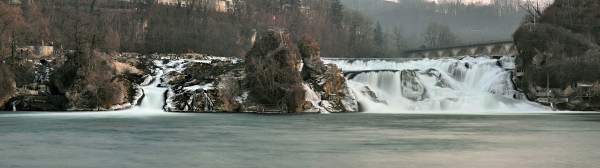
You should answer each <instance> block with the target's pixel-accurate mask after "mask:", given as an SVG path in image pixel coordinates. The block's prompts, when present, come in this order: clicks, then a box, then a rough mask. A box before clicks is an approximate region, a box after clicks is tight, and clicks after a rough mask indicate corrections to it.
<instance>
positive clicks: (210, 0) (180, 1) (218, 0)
mask: <svg viewBox="0 0 600 168" xmlns="http://www.w3.org/2000/svg"><path fill="white" fill-rule="evenodd" d="M239 2H241V0H237V1H234V0H156V3H157V4H161V5H180V6H181V7H187V6H189V5H192V4H194V5H196V4H197V5H202V6H205V7H206V8H207V9H214V10H215V11H217V12H232V11H233V10H234V9H235V3H239Z"/></svg>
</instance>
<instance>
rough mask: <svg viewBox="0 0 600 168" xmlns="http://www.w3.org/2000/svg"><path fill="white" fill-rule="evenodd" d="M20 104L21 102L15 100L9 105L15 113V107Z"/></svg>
mask: <svg viewBox="0 0 600 168" xmlns="http://www.w3.org/2000/svg"><path fill="white" fill-rule="evenodd" d="M19 103H21V100H15V101H13V102H12V103H10V105H12V108H13V111H17V105H18V104H19Z"/></svg>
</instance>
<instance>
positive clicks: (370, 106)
mask: <svg viewBox="0 0 600 168" xmlns="http://www.w3.org/2000/svg"><path fill="white" fill-rule="evenodd" d="M326 62H330V63H335V64H337V65H338V66H339V67H340V68H342V70H344V72H346V77H347V79H348V80H349V83H350V85H351V86H352V87H353V89H354V93H355V95H357V98H358V99H359V101H360V103H361V106H362V107H363V109H364V110H365V111H366V112H378V113H519V112H548V111H550V109H549V108H547V107H545V106H541V105H538V104H536V103H532V102H529V101H527V100H526V99H525V96H524V95H523V93H520V92H519V91H517V90H516V87H515V86H514V85H513V83H512V81H511V77H512V76H511V71H512V69H514V57H508V56H504V57H502V58H500V59H494V58H491V57H464V58H462V59H459V58H441V59H422V60H400V59H326ZM403 73H405V74H404V76H403ZM410 74H414V76H411V75H410ZM403 77H404V78H403ZM365 87H366V88H368V89H365ZM365 90H371V91H372V92H374V93H375V95H376V97H377V98H375V99H374V98H372V97H370V96H367V95H365V94H364V92H365Z"/></svg>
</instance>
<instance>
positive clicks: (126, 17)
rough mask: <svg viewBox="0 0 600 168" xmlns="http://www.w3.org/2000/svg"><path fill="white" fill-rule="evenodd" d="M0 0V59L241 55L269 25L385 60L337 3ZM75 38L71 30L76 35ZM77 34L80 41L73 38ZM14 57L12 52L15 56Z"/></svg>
mask: <svg viewBox="0 0 600 168" xmlns="http://www.w3.org/2000/svg"><path fill="white" fill-rule="evenodd" d="M12 1H13V0H3V1H0V5H1V6H2V8H0V22H3V23H4V24H3V25H4V26H3V27H2V29H0V42H1V43H2V44H3V45H1V47H0V50H1V51H0V55H2V57H7V56H8V55H11V45H15V46H27V45H39V44H41V43H42V42H45V43H47V44H52V45H55V46H56V48H57V49H64V50H75V47H76V46H78V45H77V44H81V43H86V44H89V45H91V47H92V49H93V50H98V51H102V52H106V53H117V52H138V53H142V54H150V53H189V52H194V53H202V54H209V55H218V56H236V57H243V56H244V55H245V53H246V52H247V51H248V50H249V49H250V47H252V44H253V42H254V41H256V40H257V39H260V36H261V35H262V34H264V32H266V30H267V29H268V28H269V27H281V28H285V29H286V30H288V31H289V32H290V34H291V38H292V40H293V41H294V42H295V41H297V40H298V37H301V36H303V35H309V36H312V37H313V38H314V39H315V40H317V41H318V42H319V43H320V45H321V47H322V55H323V56H326V57H384V56H386V53H387V52H386V51H385V48H384V47H382V46H383V42H384V40H383V33H382V32H383V31H382V29H381V26H378V25H377V24H376V23H375V22H373V20H372V19H369V18H367V17H365V16H363V15H362V14H361V13H359V12H357V11H354V10H349V9H346V8H345V6H344V5H343V4H342V3H341V2H340V1H339V0H302V1H301V0H286V1H284V0H256V1H244V0H235V1H232V2H233V3H232V4H228V6H227V10H226V11H219V10H216V9H215V8H214V7H212V8H211V6H209V5H207V4H204V3H206V2H207V1H203V0H189V1H187V2H188V4H186V5H185V6H183V5H181V4H172V5H163V4H157V3H156V1H155V0H133V1H123V0H50V1H49V0H23V1H22V3H20V4H14V3H11V2H12ZM80 30H81V32H78V33H75V32H74V31H80ZM74 34H81V35H83V36H85V37H73V35H74ZM13 55H14V54H13Z"/></svg>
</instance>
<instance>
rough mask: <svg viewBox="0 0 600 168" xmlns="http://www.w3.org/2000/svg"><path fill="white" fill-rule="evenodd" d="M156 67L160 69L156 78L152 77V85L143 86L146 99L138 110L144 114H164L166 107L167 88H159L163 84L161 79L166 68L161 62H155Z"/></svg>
mask: <svg viewBox="0 0 600 168" xmlns="http://www.w3.org/2000/svg"><path fill="white" fill-rule="evenodd" d="M155 65H156V66H158V67H159V68H156V69H155V73H156V76H153V77H151V78H152V79H153V81H152V83H151V84H149V85H147V86H143V87H142V89H143V90H144V94H145V95H144V98H143V99H142V102H141V104H140V106H139V108H138V109H137V110H139V111H142V112H163V111H164V110H163V106H164V105H165V99H164V94H165V92H166V91H167V88H164V87H158V85H159V84H160V82H161V77H162V76H163V74H164V72H163V71H164V70H163V69H164V66H163V65H162V62H161V61H155Z"/></svg>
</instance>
